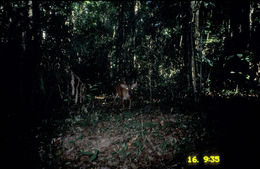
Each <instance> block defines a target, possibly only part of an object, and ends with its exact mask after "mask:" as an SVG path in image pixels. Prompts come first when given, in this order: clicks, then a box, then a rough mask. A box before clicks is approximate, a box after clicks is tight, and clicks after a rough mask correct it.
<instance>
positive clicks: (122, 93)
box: [115, 82, 137, 109]
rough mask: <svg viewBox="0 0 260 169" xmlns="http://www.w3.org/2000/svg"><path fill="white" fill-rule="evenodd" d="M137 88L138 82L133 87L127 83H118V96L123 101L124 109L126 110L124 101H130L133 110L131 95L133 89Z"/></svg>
mask: <svg viewBox="0 0 260 169" xmlns="http://www.w3.org/2000/svg"><path fill="white" fill-rule="evenodd" d="M136 86H137V82H135V83H133V84H132V85H127V84H126V83H118V84H117V85H116V96H115V99H116V98H117V97H120V98H121V100H122V105H123V109H124V108H125V104H124V101H125V100H129V109H130V108H131V94H132V89H133V88H135V87H136Z"/></svg>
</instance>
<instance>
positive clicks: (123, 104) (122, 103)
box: [122, 99, 125, 109]
mask: <svg viewBox="0 0 260 169" xmlns="http://www.w3.org/2000/svg"><path fill="white" fill-rule="evenodd" d="M122 105H123V109H125V104H124V99H122Z"/></svg>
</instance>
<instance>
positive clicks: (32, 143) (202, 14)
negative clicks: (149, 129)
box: [0, 0, 260, 168]
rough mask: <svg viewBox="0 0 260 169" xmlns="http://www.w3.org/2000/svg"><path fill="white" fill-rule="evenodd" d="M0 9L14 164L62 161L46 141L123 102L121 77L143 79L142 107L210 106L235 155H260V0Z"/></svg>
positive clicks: (7, 129) (8, 141)
mask: <svg viewBox="0 0 260 169" xmlns="http://www.w3.org/2000/svg"><path fill="white" fill-rule="evenodd" d="M0 18H1V20H0V24H1V27H0V29H1V30H0V38H1V39H0V52H1V58H2V64H3V65H2V68H3V70H2V74H3V76H2V77H1V79H2V83H3V84H4V86H6V87H8V90H5V89H4V90H5V91H3V93H5V94H6V95H4V98H5V101H7V102H8V103H10V104H8V105H7V104H5V106H6V109H4V108H2V113H1V119H2V120H3V122H2V125H3V127H1V128H2V131H3V132H2V133H1V135H2V136H1V137H3V138H1V140H2V141H3V142H4V143H2V146H3V150H4V151H3V152H4V156H5V158H6V159H8V160H10V159H11V161H12V162H10V163H8V164H7V165H9V166H10V168H12V166H13V165H15V166H17V167H20V166H27V167H29V166H30V165H31V166H32V167H34V168H41V167H43V166H45V168H48V167H46V166H49V167H50V166H51V165H53V163H51V164H48V165H47V164H41V163H42V158H40V157H39V145H40V142H41V141H42V140H45V141H46V140H48V139H50V138H52V137H53V135H55V134H53V132H52V131H53V130H54V129H55V128H58V126H60V125H61V124H63V122H62V120H64V119H66V118H68V117H70V118H72V117H73V116H75V115H79V114H80V115H81V117H84V118H86V117H87V116H86V114H90V112H92V113H93V112H97V110H102V113H103V114H109V113H111V112H116V111H119V110H114V109H113V108H114V107H115V106H114V105H113V104H112V101H113V92H114V87H115V85H116V83H117V82H119V81H122V80H125V81H127V82H128V83H130V82H132V81H137V82H138V87H137V88H136V91H135V97H134V99H133V102H134V106H133V111H135V110H137V109H138V110H140V109H141V108H144V112H147V111H152V110H153V109H154V106H158V107H160V110H161V109H163V110H162V112H164V111H165V112H170V113H173V110H176V112H175V111H174V112H175V113H183V112H186V113H188V114H189V112H190V114H192V112H194V111H196V112H202V113H201V117H204V120H205V125H206V126H207V127H206V128H209V129H211V127H212V129H213V130H215V129H216V128H217V129H216V130H218V127H220V129H219V130H218V132H219V135H218V136H217V138H220V140H226V141H223V144H222V142H221V141H220V142H221V143H219V144H217V145H218V146H219V147H221V146H223V147H222V148H223V149H221V148H219V149H221V151H222V150H223V154H224V155H223V157H225V155H226V157H227V158H229V157H230V158H231V159H232V160H233V162H231V161H228V163H230V164H231V165H238V162H239V160H240V158H241V160H242V161H243V162H244V163H243V165H241V166H243V167H245V166H246V165H248V164H249V165H250V164H253V163H254V161H255V160H257V159H256V157H255V156H254V155H253V154H251V150H253V149H254V146H255V145H256V141H255V138H256V137H255V136H256V133H255V132H256V131H257V130H256V127H257V125H256V124H257V122H256V119H257V118H256V117H255V116H256V112H257V111H259V91H260V78H259V77H260V38H259V37H260V31H259V30H260V3H259V2H258V1H254V0H250V1H249V0H248V1H246V0H244V1H229V0H227V1H223V2H222V1H217V0H216V1H78V2H74V1H1V2H0ZM105 103H106V106H103V107H102V105H104V104H105ZM5 106H4V107H5ZM117 107H119V106H117ZM209 112H210V113H209ZM84 113H85V114H84ZM258 113H259V112H258ZM83 114H84V115H83ZM212 119H213V121H214V122H215V123H211V121H210V120H212ZM234 119H235V120H234ZM233 120H234V121H233ZM207 121H208V122H207ZM226 126H231V128H228V129H227V130H226V128H225V127H226ZM225 131H226V133H225ZM227 131H231V134H230V133H228V132H227ZM222 132H224V134H223V135H222ZM42 133H44V134H42ZM46 133H48V134H46ZM43 135H44V136H43ZM226 136H227V138H226ZM233 136H234V137H233ZM39 138H40V139H42V140H40V139H39ZM228 139H231V140H232V141H227V140H228ZM42 142H44V141H42ZM213 142H214V141H213ZM229 145H234V146H233V147H232V146H231V148H230V149H229V148H228V147H229ZM235 145H236V146H235ZM197 148H198V147H197ZM226 149H229V150H226ZM225 153H226V154H225ZM237 153H241V154H240V155H239V156H237V157H234V156H233V155H234V154H237ZM250 155H252V156H250ZM249 156H250V157H249ZM93 158H94V157H93ZM251 158H252V159H251ZM5 161H6V160H5ZM43 161H44V162H45V163H46V160H43ZM249 161H251V163H250V162H249ZM40 164H41V165H40ZM67 164H68V163H67ZM0 165H2V164H0ZM238 166H239V165H238ZM178 167H179V166H178ZM43 168H44V167H43ZM133 168H134V167H133ZM176 168H177V167H176Z"/></svg>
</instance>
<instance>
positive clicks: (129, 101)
mask: <svg viewBox="0 0 260 169" xmlns="http://www.w3.org/2000/svg"><path fill="white" fill-rule="evenodd" d="M129 109H131V99H129Z"/></svg>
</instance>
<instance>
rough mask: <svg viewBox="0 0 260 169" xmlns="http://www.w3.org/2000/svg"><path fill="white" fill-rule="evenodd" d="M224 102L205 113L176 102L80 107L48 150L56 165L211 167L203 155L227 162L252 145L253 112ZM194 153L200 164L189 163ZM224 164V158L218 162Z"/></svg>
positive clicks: (83, 166)
mask: <svg viewBox="0 0 260 169" xmlns="http://www.w3.org/2000/svg"><path fill="white" fill-rule="evenodd" d="M214 102H215V101H214ZM224 103H225V104H224V105H223V104H222V103H219V102H216V103H214V105H208V106H205V105H204V107H203V111H204V112H207V113H202V112H199V111H196V109H192V108H191V109H190V108H188V107H184V108H183V107H178V106H177V107H176V106H175V107H174V106H170V107H171V108H170V109H162V107H164V106H162V105H160V106H153V107H150V106H149V105H148V106H145V107H144V108H135V109H132V110H122V109H119V108H112V109H111V108H110V107H111V105H106V104H104V103H101V104H99V105H98V104H97V105H96V106H95V108H94V109H93V111H92V112H86V111H84V110H82V109H81V114H78V115H76V116H75V115H74V116H73V117H71V118H67V119H66V120H65V122H66V123H65V124H66V127H64V125H63V127H61V126H60V130H57V132H56V134H55V135H54V136H53V137H52V139H51V143H50V145H49V146H50V147H51V149H52V150H51V152H49V153H51V154H52V159H55V161H54V162H53V163H55V166H56V167H57V168H103V169H105V168H106V169H108V168H133V169H135V168H190V167H192V168H202V167H203V168H212V165H205V164H203V162H202V161H203V156H205V155H208V156H210V155H218V156H220V159H221V160H222V159H223V158H226V164H229V163H230V161H229V160H237V159H236V157H235V156H234V157H233V155H237V153H239V152H241V153H244V155H246V154H248V153H250V152H251V151H249V150H248V149H247V148H244V147H243V146H241V145H243V144H246V145H248V146H247V147H248V148H250V149H251V148H253V145H254V144H253V142H252V141H254V140H253V139H254V138H252V132H254V131H255V130H251V131H247V129H248V128H251V127H252V126H248V120H251V118H250V116H248V117H246V118H245V116H243V113H245V111H246V110H247V109H246V108H247V106H243V109H241V107H239V106H236V105H240V106H241V105H243V104H241V103H240V101H238V102H235V103H234V102H233V101H231V102H230V101H225V102H224ZM234 104H235V105H234ZM254 105H255V104H254ZM234 106H236V107H234ZM250 106H251V109H253V107H252V105H250ZM251 109H250V110H251ZM94 110H95V111H94ZM191 110H192V111H191ZM250 110H248V111H250ZM74 113H75V112H74ZM228 113H229V114H228ZM251 113H252V111H251ZM248 114H249V112H248ZM234 115H236V116H234ZM253 119H254V117H253ZM253 127H254V123H253ZM237 130H238V131H237ZM240 131H242V132H248V133H247V134H242V133H241V132H240ZM244 135H245V136H244ZM248 136H249V137H248ZM246 137H247V138H246ZM250 144H252V145H250ZM237 145H239V146H240V147H238V146H237ZM42 148H43V147H42ZM43 149H44V148H43ZM45 149H46V147H45ZM194 155H195V156H196V158H197V159H198V160H200V164H199V165H196V164H191V165H192V166H191V165H190V164H188V157H189V156H194ZM49 156H50V155H49ZM45 158H46V157H45ZM244 159H245V160H246V159H247V157H245V158H244ZM45 160H50V158H49V159H47V158H46V159H45ZM224 162H225V160H224ZM232 162H234V164H232V165H235V164H236V163H237V162H236V161H232ZM222 166H223V160H222V161H220V163H215V165H214V167H217V168H221V167H222ZM238 166H239V165H238Z"/></svg>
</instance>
